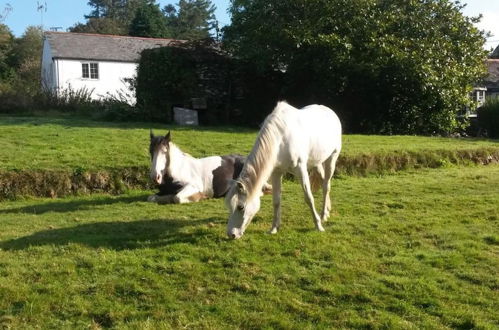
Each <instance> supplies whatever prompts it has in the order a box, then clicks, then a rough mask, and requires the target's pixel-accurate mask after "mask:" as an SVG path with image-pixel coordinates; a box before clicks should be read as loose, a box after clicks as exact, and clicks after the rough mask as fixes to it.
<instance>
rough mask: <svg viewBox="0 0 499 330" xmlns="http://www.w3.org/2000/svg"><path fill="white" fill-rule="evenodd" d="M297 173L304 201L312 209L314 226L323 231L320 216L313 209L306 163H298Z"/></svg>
mask: <svg viewBox="0 0 499 330" xmlns="http://www.w3.org/2000/svg"><path fill="white" fill-rule="evenodd" d="M297 170H298V175H299V177H300V181H301V186H302V188H303V193H304V194H305V201H306V202H307V204H308V206H309V207H310V210H312V216H313V218H314V223H315V228H316V229H317V230H318V231H324V227H322V223H321V218H320V217H319V214H317V211H316V209H315V205H314V196H313V195H312V189H311V187H310V179H309V177H308V171H307V166H306V163H305V164H304V163H301V164H298V169H297Z"/></svg>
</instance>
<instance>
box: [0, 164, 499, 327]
mask: <svg viewBox="0 0 499 330" xmlns="http://www.w3.org/2000/svg"><path fill="white" fill-rule="evenodd" d="M498 186H499V166H497V165H491V166H488V167H456V168H446V169H436V170H420V171H417V172H415V171H406V172H401V173H399V174H396V175H392V176H384V177H374V176H370V177H342V178H341V179H337V180H334V181H333V191H332V200H333V209H334V216H333V220H332V222H329V223H327V224H326V226H325V228H326V232H325V233H318V232H315V231H314V230H313V224H312V221H311V217H310V214H309V211H308V210H307V208H306V207H305V203H304V201H303V197H302V193H301V189H300V187H299V185H297V184H295V183H293V182H289V181H288V182H285V186H284V193H283V198H284V200H283V228H282V231H281V232H280V233H279V234H278V235H276V236H270V235H268V234H266V231H267V230H268V229H269V228H270V223H271V216H272V211H271V201H270V196H265V197H264V198H263V200H262V210H261V211H260V212H259V214H258V216H257V217H256V219H255V220H254V222H253V223H252V224H251V225H250V226H249V227H248V230H247V233H246V235H245V236H244V238H243V239H242V240H240V241H228V240H226V239H225V224H226V217H227V214H226V211H225V210H224V207H223V202H222V201H221V200H208V201H204V202H201V203H197V204H192V205H168V206H158V205H154V204H149V203H146V202H144V200H145V199H146V196H147V193H145V192H140V191H137V192H133V193H129V194H126V195H122V196H116V197H112V196H109V195H92V196H87V197H80V198H74V197H71V198H65V199H57V200H51V199H26V200H21V201H4V202H2V203H0V224H1V226H2V231H0V266H1V267H0V278H2V280H1V281H0V324H1V325H2V326H5V327H12V328H14V329H15V328H35V327H40V328H77V329H83V328H88V327H94V328H99V327H102V328H108V327H116V328H133V329H137V328H141V329H144V328H145V329H157V328H164V329H169V328H172V329H178V328H180V327H186V328H191V329H193V328H205V329H206V328H209V329H223V328H286V329H317V328H397V329H421V328H428V329H430V328H431V329H448V328H457V329H471V328H481V329H494V328H497V327H499V313H498V312H497V311H498V306H499V298H498V295H497V290H498V288H499V281H498V278H497V274H498V272H499V263H498V260H499V259H498V254H499V250H498V247H499V225H498V221H499V210H498V208H497V205H499V194H497V187H498Z"/></svg>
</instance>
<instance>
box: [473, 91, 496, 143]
mask: <svg viewBox="0 0 499 330" xmlns="http://www.w3.org/2000/svg"><path fill="white" fill-rule="evenodd" d="M477 113H478V125H479V127H480V129H481V130H482V134H486V135H487V136H488V137H491V138H496V139H497V138H499V99H488V100H487V101H486V102H485V104H484V105H483V106H482V107H481V108H479V109H478V111H477Z"/></svg>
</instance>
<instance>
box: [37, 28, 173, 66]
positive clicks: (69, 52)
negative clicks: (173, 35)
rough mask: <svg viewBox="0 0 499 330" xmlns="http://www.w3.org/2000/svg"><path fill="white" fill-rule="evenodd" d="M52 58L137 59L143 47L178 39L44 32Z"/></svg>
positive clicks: (135, 60) (155, 46)
mask: <svg viewBox="0 0 499 330" xmlns="http://www.w3.org/2000/svg"><path fill="white" fill-rule="evenodd" d="M45 39H46V40H47V41H48V42H49V44H50V48H51V50H52V57H53V58H64V59H77V60H81V59H84V60H94V61H98V60H100V61H117V62H139V59H140V53H141V52H142V51H143V50H145V49H150V48H157V47H164V46H168V45H171V44H173V43H177V42H182V41H179V40H174V39H155V38H138V37H128V36H116V35H106V34H87V33H72V32H45Z"/></svg>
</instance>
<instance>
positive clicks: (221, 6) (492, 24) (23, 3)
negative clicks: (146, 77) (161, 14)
mask: <svg viewBox="0 0 499 330" xmlns="http://www.w3.org/2000/svg"><path fill="white" fill-rule="evenodd" d="M37 2H40V3H41V4H45V2H46V3H47V12H43V25H44V28H45V29H47V30H48V29H49V28H51V27H60V28H62V29H61V30H60V31H65V30H66V29H67V28H69V27H71V26H72V25H74V24H75V23H76V22H83V21H84V18H83V15H85V14H88V13H89V12H90V7H88V5H87V0H38V1H37V0H0V14H1V13H2V12H3V8H4V7H5V5H6V4H7V3H9V4H10V5H11V6H12V8H13V10H12V12H11V13H10V14H9V16H8V17H7V19H6V21H5V24H7V25H8V26H9V27H10V29H11V30H12V31H13V32H14V34H15V35H16V36H20V35H22V33H23V32H24V30H25V29H26V27H27V26H29V25H40V24H41V23H42V16H41V13H40V12H38V11H37V10H36V8H37ZM158 2H159V3H160V4H161V7H163V6H164V5H167V4H169V3H172V4H175V3H177V2H178V0H174V1H165V0H160V1H158ZM461 2H462V3H467V4H468V6H467V8H465V10H464V14H465V15H468V16H476V15H478V14H482V15H483V19H482V22H481V23H480V24H479V26H478V27H479V28H480V29H483V30H487V31H490V32H491V33H492V35H493V36H492V37H491V38H489V40H488V43H487V44H486V46H485V47H486V48H487V49H489V48H492V47H495V46H497V45H498V44H499V0H462V1H461ZM212 3H213V4H215V6H216V7H217V11H216V12H215V15H216V17H217V19H218V21H219V22H220V26H223V25H225V24H228V23H229V22H230V18H229V16H228V14H227V7H228V6H229V3H230V1H229V0H212Z"/></svg>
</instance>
